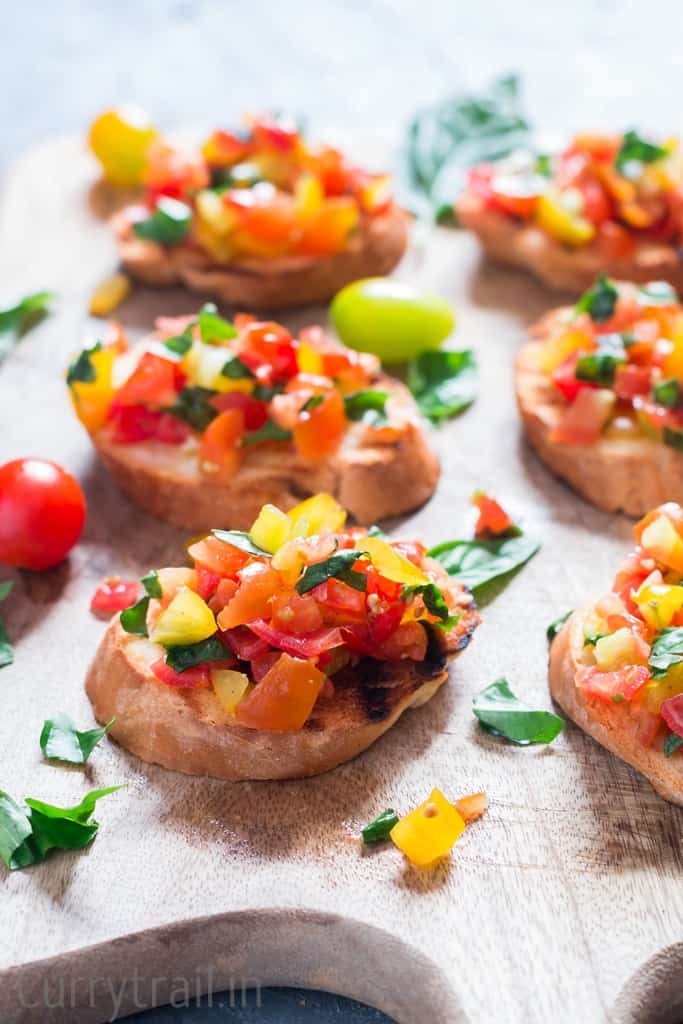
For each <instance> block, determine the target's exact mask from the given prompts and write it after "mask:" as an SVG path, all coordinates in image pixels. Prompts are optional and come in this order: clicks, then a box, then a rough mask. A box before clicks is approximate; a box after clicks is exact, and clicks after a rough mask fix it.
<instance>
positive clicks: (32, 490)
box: [0, 459, 85, 569]
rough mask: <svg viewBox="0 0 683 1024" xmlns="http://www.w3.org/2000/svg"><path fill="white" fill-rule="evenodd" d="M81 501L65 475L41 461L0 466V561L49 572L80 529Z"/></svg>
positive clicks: (73, 483)
mask: <svg viewBox="0 0 683 1024" xmlns="http://www.w3.org/2000/svg"><path fill="white" fill-rule="evenodd" d="M84 522H85V498H84V496H83V491H82V490H81V488H80V485H79V484H78V481H77V480H75V479H74V478H73V477H72V476H71V474H70V473H67V472H66V470H64V469H62V467H61V466H58V465H57V464H56V463H54V462H48V461H47V460H46V459H15V460H14V461H13V462H6V463H5V465H4V466H0V562H3V563H4V564H5V565H14V566H17V567H18V568H20V569H50V568H52V566H53V565H57V563H58V562H61V561H62V559H64V558H66V556H67V555H68V554H69V552H70V551H71V549H72V547H73V546H74V544H75V543H76V541H77V540H78V538H79V537H80V535H81V532H82V530H83V524H84Z"/></svg>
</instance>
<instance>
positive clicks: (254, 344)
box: [240, 320, 298, 382]
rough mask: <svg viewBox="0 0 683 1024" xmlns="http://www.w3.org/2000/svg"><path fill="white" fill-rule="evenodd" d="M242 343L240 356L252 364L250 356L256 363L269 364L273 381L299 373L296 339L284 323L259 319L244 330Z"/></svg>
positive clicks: (284, 379) (248, 363)
mask: <svg viewBox="0 0 683 1024" xmlns="http://www.w3.org/2000/svg"><path fill="white" fill-rule="evenodd" d="M242 344H243V348H242V351H241V352H240V356H241V357H242V358H243V359H244V361H245V362H246V363H247V365H249V366H252V363H251V362H250V361H249V359H250V357H251V359H252V361H253V360H255V361H256V365H261V364H264V363H265V364H267V365H268V366H269V367H270V369H271V372H270V375H269V376H270V378H271V380H272V381H273V382H277V381H286V380H289V378H290V377H293V376H294V375H295V374H296V373H297V370H298V364H297V360H296V349H295V347H294V340H293V338H292V335H291V334H290V333H289V331H288V330H287V328H286V327H283V326H282V324H277V323H275V322H273V321H260V320H257V321H255V322H254V323H251V324H249V325H248V326H247V327H246V328H245V329H244V331H243V332H242Z"/></svg>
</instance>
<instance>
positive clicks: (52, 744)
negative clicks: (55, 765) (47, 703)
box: [40, 715, 115, 764]
mask: <svg viewBox="0 0 683 1024" xmlns="http://www.w3.org/2000/svg"><path fill="white" fill-rule="evenodd" d="M114 722H115V719H114V718H112V720H111V722H107V724H106V725H104V726H102V727H101V728H97V729H88V730H86V731H85V732H79V731H78V729H77V728H76V726H75V725H74V724H73V722H72V721H71V719H70V718H69V716H68V715H55V717H54V718H48V719H47V720H46V721H45V722H44V724H43V729H42V732H41V734H40V749H41V750H42V752H43V754H44V755H45V757H47V758H49V759H50V760H55V761H66V762H67V763H68V764H85V762H86V761H87V760H88V758H89V757H90V755H91V754H92V752H93V750H94V749H95V747H96V746H97V744H98V743H99V742H100V740H101V739H102V738H103V736H105V735H106V734H107V732H108V731H109V729H111V727H112V725H113V724H114Z"/></svg>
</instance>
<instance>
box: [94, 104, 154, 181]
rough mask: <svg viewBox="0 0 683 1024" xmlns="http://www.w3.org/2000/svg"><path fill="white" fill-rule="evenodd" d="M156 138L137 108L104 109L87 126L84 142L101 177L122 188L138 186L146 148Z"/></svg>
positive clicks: (152, 128)
mask: <svg viewBox="0 0 683 1024" xmlns="http://www.w3.org/2000/svg"><path fill="white" fill-rule="evenodd" d="M156 137H157V130H156V128H155V127H154V126H153V125H152V124H151V123H150V121H149V118H148V117H147V114H145V113H144V111H142V110H139V109H138V108H137V107H119V108H118V109H116V110H106V111H105V112H104V113H103V114H100V116H99V117H97V118H95V120H94V121H93V123H92V125H91V126H90V133H89V136H88V142H89V145H90V148H91V150H92V151H93V153H94V154H95V156H96V157H97V159H98V160H99V162H100V163H101V165H102V171H103V173H104V177H105V179H106V180H107V181H108V182H109V183H110V184H111V185H119V186H122V187H126V186H132V185H141V184H142V181H143V175H144V170H145V163H146V158H147V150H148V149H149V145H150V143H151V142H153V141H154V139H156Z"/></svg>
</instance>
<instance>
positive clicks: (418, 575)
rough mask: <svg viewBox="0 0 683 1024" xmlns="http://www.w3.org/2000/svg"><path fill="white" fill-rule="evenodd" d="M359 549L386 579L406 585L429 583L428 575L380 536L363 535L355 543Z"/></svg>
mask: <svg viewBox="0 0 683 1024" xmlns="http://www.w3.org/2000/svg"><path fill="white" fill-rule="evenodd" d="M356 547H357V548H358V550H359V551H367V553H368V554H369V555H370V558H371V560H372V564H373V565H374V567H375V569H377V571H378V572H379V573H380V574H381V575H382V576H385V577H386V578H387V579H388V580H393V581H394V582H395V583H405V584H406V586H422V585H423V584H425V583H429V577H428V576H426V575H425V574H424V573H423V572H422V570H421V569H418V567H417V566H416V565H413V563H412V562H411V561H409V560H408V559H407V558H404V556H403V555H401V554H399V552H398V551H395V550H394V548H392V546H391V544H388V543H387V542H386V541H385V540H382V539H381V537H363V538H362V539H361V540H359V541H358V542H357V544H356Z"/></svg>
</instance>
